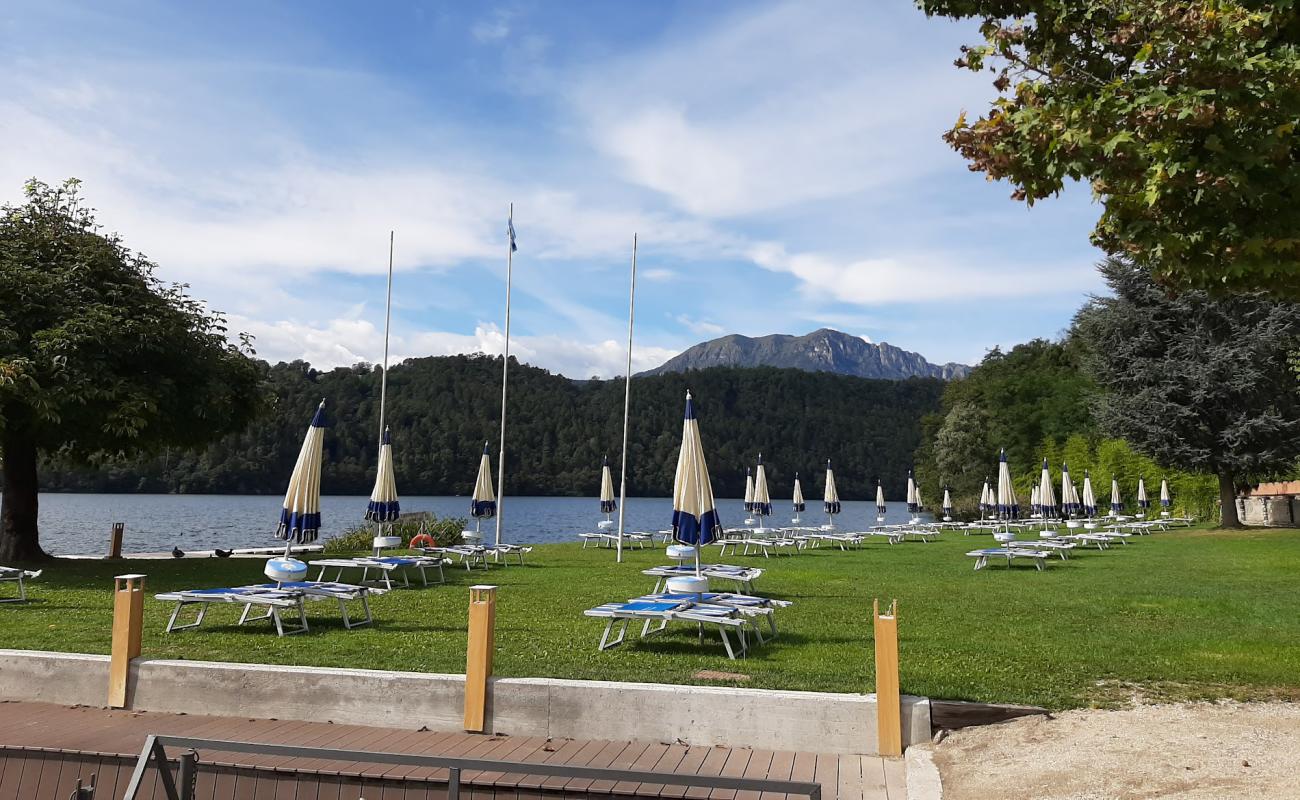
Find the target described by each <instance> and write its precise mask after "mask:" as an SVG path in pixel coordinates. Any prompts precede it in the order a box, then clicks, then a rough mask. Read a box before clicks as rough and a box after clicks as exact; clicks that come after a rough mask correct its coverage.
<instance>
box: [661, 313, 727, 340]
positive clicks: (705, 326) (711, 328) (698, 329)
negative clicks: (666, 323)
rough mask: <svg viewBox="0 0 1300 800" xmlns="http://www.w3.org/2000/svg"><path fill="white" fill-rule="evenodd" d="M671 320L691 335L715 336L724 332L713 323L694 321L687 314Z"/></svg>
mask: <svg viewBox="0 0 1300 800" xmlns="http://www.w3.org/2000/svg"><path fill="white" fill-rule="evenodd" d="M670 316H671V315H670ZM673 319H674V320H675V321H676V322H677V324H679V325H681V326H682V327H684V328H686V329H687V330H689V331H690V332H691V333H698V334H700V335H702V336H717V335H718V334H720V333H722V332H723V331H724V330H725V328H723V327H722V326H721V325H718V324H717V323H715V322H709V321H708V320H705V319H694V318H692V317H691V316H689V315H687V314H678V315H677V316H675V317H673Z"/></svg>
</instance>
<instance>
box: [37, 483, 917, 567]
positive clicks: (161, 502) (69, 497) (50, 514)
mask: <svg viewBox="0 0 1300 800" xmlns="http://www.w3.org/2000/svg"><path fill="white" fill-rule="evenodd" d="M367 500H368V498H367V497H364V496H356V497H353V496H337V495H335V496H326V497H322V498H321V539H322V540H323V539H326V538H328V537H329V536H332V535H334V534H336V533H341V532H342V531H344V530H347V529H348V528H351V527H353V526H355V525H357V524H358V523H360V522H362V521H363V514H364V513H365V510H366V502H367ZM401 500H402V511H403V512H409V511H432V512H433V513H434V514H437V515H438V516H440V517H444V516H455V517H468V516H469V498H468V497H403V498H402V499H401ZM282 502H283V497H278V496H267V495H175V494H42V495H41V496H40V504H41V506H40V525H41V545H42V546H43V547H44V548H45V549H46V551H47V552H50V553H54V554H57V555H74V554H81V553H95V554H99V553H103V552H105V550H106V548H107V544H108V533H109V528H110V526H111V525H112V523H114V522H125V523H126V538H125V541H124V542H123V547H122V549H123V551H124V552H128V553H139V552H151V551H160V550H171V548H172V547H173V546H179V547H180V548H181V549H182V550H211V549H212V548H214V547H220V548H222V549H231V548H236V547H272V546H274V545H275V544H276V543H277V542H279V540H278V539H276V538H275V537H274V536H273V535H272V533H273V531H274V530H275V525H276V523H277V522H278V521H279V519H280V506H281V503H282ZM773 505H774V507H775V510H776V514H775V515H774V516H773V517H770V518H769V521H768V524H769V525H786V524H789V522H790V518H791V516H792V514H791V513H790V503H789V501H786V502H776V501H774V503H773ZM718 506H719V509H720V511H721V513H722V521H723V524H725V525H727V526H728V527H731V526H737V527H739V526H741V525H742V524H743V522H744V519H745V517H746V516H747V515H746V514H745V511H744V507H743V505H742V501H741V500H738V499H720V500H719V501H718ZM599 508H600V503H599V501H598V500H597V499H596V498H594V497H507V498H506V499H505V506H504V512H505V514H504V516H503V518H502V521H503V528H502V534H501V536H502V541H509V542H525V543H538V542H571V541H576V537H577V535H578V534H579V533H585V532H588V531H594V530H596V523H597V522H599V521H600V520H602V519H604V517H603V516H602V515H601V514H600V513H599ZM843 508H844V510H843V513H841V514H840V515H839V516H838V518H837V519H836V521H835V524H836V526H837V527H839V528H841V529H843V530H859V529H862V528H866V527H868V526H870V525H874V524H876V509H875V503H874V502H869V501H846V502H844V503H843ZM801 516H802V519H803V523H804V524H807V525H818V524H821V523H823V522H825V521H826V515H825V514H823V513H821V502H820V501H818V502H816V503H809V504H808V511H805V512H804V513H803V514H802V515H801ZM614 518H615V519H616V520H617V515H615V517H614ZM886 520H887V521H888V522H891V523H892V522H906V521H907V509H906V507H905V506H904V504H903V503H892V504H890V507H889V514H888V515H887V518H886ZM671 522H672V500H671V498H668V497H629V498H628V501H627V521H626V523H625V525H626V529H627V530H633V531H635V530H643V531H657V530H661V529H663V528H667V527H668V526H669V525H670V524H671ZM495 524H496V522H495V520H484V521H483V530H484V532H485V533H487V534H488V535H487V536H485V537H484V538H485V539H488V540H490V539H491V533H492V531H494V530H495V527H494V526H495ZM471 525H472V523H471Z"/></svg>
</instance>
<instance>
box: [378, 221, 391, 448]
mask: <svg viewBox="0 0 1300 800" xmlns="http://www.w3.org/2000/svg"><path fill="white" fill-rule="evenodd" d="M393 234H394V232H393V231H389V232H388V299H387V301H386V302H385V306H384V372H383V374H382V375H380V377H379V446H380V447H383V444H384V404H385V402H386V401H387V400H388V328H389V325H390V324H391V323H392V319H393Z"/></svg>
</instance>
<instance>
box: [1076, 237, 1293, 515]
mask: <svg viewBox="0 0 1300 800" xmlns="http://www.w3.org/2000/svg"><path fill="white" fill-rule="evenodd" d="M1101 272H1102V274H1103V275H1104V276H1105V278H1106V282H1107V284H1108V285H1109V286H1110V288H1111V290H1112V291H1113V292H1114V293H1115V296H1114V297H1096V298H1093V299H1092V300H1091V301H1090V302H1089V303H1088V305H1086V306H1085V307H1084V308H1083V309H1082V310H1081V311H1080V312H1079V313H1078V315H1077V316H1076V317H1075V322H1074V332H1075V334H1076V335H1077V336H1078V337H1079V338H1080V340H1081V341H1083V342H1084V343H1085V344H1086V345H1087V347H1088V354H1087V356H1086V358H1087V361H1088V362H1089V363H1090V366H1091V372H1092V374H1093V375H1094V376H1095V377H1096V379H1097V381H1098V382H1099V383H1100V384H1101V385H1102V386H1103V387H1104V388H1105V389H1106V390H1107V391H1106V393H1105V394H1103V395H1102V396H1101V397H1100V398H1099V399H1098V401H1097V404H1096V409H1095V412H1096V415H1097V420H1098V423H1099V424H1100V426H1101V427H1102V428H1103V429H1104V430H1106V431H1107V432H1108V433H1110V434H1111V435H1114V436H1118V437H1121V438H1123V439H1125V440H1127V441H1128V442H1129V443H1131V444H1132V445H1133V447H1134V448H1135V449H1136V450H1138V451H1139V452H1141V453H1145V454H1146V455H1148V456H1150V457H1151V458H1153V459H1155V460H1156V461H1157V462H1159V463H1161V464H1163V465H1166V466H1170V467H1177V468H1180V469H1186V470H1191V471H1197V472H1207V473H1211V474H1213V475H1215V476H1217V477H1218V480H1219V498H1220V502H1221V503H1222V506H1223V525H1224V527H1237V526H1239V525H1240V522H1239V521H1238V519H1237V512H1236V502H1235V500H1236V489H1237V483H1238V481H1240V480H1245V479H1252V478H1259V477H1263V476H1265V475H1266V474H1267V473H1269V472H1270V471H1273V470H1287V469H1290V468H1291V467H1292V466H1293V465H1294V464H1295V460H1296V456H1297V454H1300V386H1298V385H1297V379H1296V375H1295V373H1294V372H1293V371H1292V369H1291V364H1290V356H1291V354H1292V353H1293V352H1295V351H1296V349H1297V348H1298V347H1300V304H1296V303H1289V302H1280V301H1278V300H1277V299H1276V298H1274V297H1271V296H1269V295H1267V294H1264V293H1259V292H1257V293H1252V294H1238V295H1229V296H1216V295H1211V294H1209V293H1207V292H1203V291H1188V292H1183V293H1180V294H1176V295H1175V294H1170V293H1168V292H1167V291H1166V290H1165V289H1163V288H1162V287H1160V286H1158V285H1157V284H1156V282H1155V281H1154V280H1153V279H1152V277H1151V275H1150V273H1149V272H1147V271H1146V270H1144V269H1142V268H1141V267H1138V266H1135V265H1134V264H1132V263H1130V262H1127V261H1124V260H1120V259H1110V260H1108V261H1106V262H1105V263H1103V264H1102V265H1101Z"/></svg>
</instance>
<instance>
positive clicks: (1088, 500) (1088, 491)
mask: <svg viewBox="0 0 1300 800" xmlns="http://www.w3.org/2000/svg"><path fill="white" fill-rule="evenodd" d="M1083 515H1084V516H1085V517H1087V518H1088V519H1092V518H1093V517H1095V516H1097V497H1096V495H1094V494H1093V493H1092V475H1090V474H1089V473H1088V470H1086V469H1085V470H1084V471H1083Z"/></svg>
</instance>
